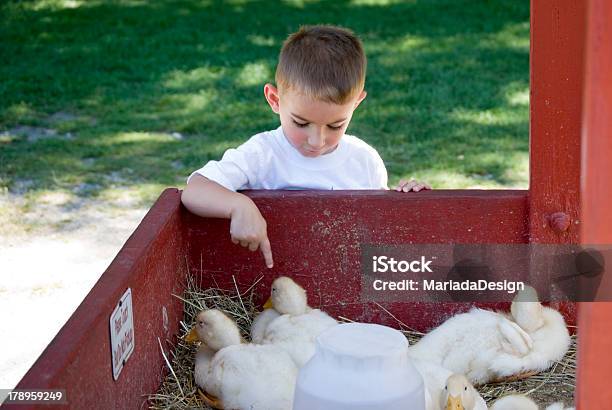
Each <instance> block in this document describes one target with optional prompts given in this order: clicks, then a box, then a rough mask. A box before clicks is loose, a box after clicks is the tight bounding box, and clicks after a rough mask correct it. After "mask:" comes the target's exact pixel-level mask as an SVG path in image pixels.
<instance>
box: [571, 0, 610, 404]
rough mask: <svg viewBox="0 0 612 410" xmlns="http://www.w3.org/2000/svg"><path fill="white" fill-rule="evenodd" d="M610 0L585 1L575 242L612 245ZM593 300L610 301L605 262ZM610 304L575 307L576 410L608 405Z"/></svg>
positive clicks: (608, 279)
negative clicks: (577, 237)
mask: <svg viewBox="0 0 612 410" xmlns="http://www.w3.org/2000/svg"><path fill="white" fill-rule="evenodd" d="M611 21H612V3H611V2H610V1H608V0H591V2H590V4H589V10H588V20H587V27H588V32H587V41H586V71H585V74H586V76H585V84H584V117H583V129H582V160H583V162H582V181H581V182H582V184H581V196H582V204H581V210H582V211H581V220H582V224H581V231H580V234H581V241H582V243H585V244H611V243H612V182H611V181H610V180H611V178H612V162H611V159H612V28H611V27H610V22H611ZM605 262H606V266H607V268H606V270H605V276H604V278H603V280H602V285H601V287H600V288H599V292H598V295H597V297H598V300H608V301H609V300H612V274H611V272H610V268H609V266H610V264H611V263H612V260H607V261H605ZM611 321H612V303H609V302H596V303H583V304H581V305H580V314H579V333H578V334H579V350H578V375H577V378H578V386H577V391H576V398H577V406H578V409H579V410H580V409H588V410H591V409H609V408H610V407H611V405H612V390H611V389H610V376H609V374H610V371H612V356H611V355H610V351H611V350H612V333H611V332H610V322H611Z"/></svg>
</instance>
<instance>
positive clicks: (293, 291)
mask: <svg viewBox="0 0 612 410" xmlns="http://www.w3.org/2000/svg"><path fill="white" fill-rule="evenodd" d="M270 305H271V307H272V308H273V309H274V311H276V312H277V313H278V316H277V317H274V315H273V314H269V316H265V317H264V318H263V319H260V320H259V317H258V319H256V321H255V327H256V330H255V332H254V333H253V332H252V338H253V340H254V341H257V342H259V343H261V344H274V345H277V346H281V347H282V348H284V349H285V350H286V351H287V352H288V353H289V354H290V355H291V357H292V358H293V360H294V361H295V363H296V364H297V366H298V367H301V366H303V365H304V364H305V363H306V362H307V361H308V360H310V358H311V357H312V355H313V354H314V350H315V339H316V337H317V336H318V335H319V334H320V333H321V332H323V331H324V330H326V329H328V328H330V327H332V326H335V325H337V324H338V322H336V321H335V320H334V319H333V318H331V317H330V316H329V315H328V314H327V313H325V312H323V311H321V310H319V309H312V308H310V307H309V306H308V302H307V298H306V291H305V290H304V289H303V288H302V287H301V286H300V285H298V284H297V283H295V281H293V280H292V279H291V278H288V277H285V276H281V277H279V278H276V279H275V280H274V282H272V289H271V295H270V300H269V303H267V304H266V305H265V306H270ZM261 321H263V324H262V322H261ZM264 324H265V326H264Z"/></svg>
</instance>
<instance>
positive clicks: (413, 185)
mask: <svg viewBox="0 0 612 410" xmlns="http://www.w3.org/2000/svg"><path fill="white" fill-rule="evenodd" d="M423 189H431V186H429V185H428V184H426V183H424V182H419V181H416V180H414V179H411V180H409V181H406V180H404V179H402V180H400V182H399V184H397V186H396V187H395V190H396V191H397V192H410V191H414V192H419V191H421V190H423Z"/></svg>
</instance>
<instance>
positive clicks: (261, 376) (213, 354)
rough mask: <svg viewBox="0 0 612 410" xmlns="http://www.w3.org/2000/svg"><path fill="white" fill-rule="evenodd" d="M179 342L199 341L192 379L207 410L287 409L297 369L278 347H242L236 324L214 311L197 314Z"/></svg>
mask: <svg viewBox="0 0 612 410" xmlns="http://www.w3.org/2000/svg"><path fill="white" fill-rule="evenodd" d="M185 340H186V341H189V342H195V341H198V340H199V341H201V342H202V344H201V345H200V347H199V348H198V351H197V353H196V357H195V369H194V379H195V382H196V384H197V385H198V386H199V387H200V388H201V389H202V390H203V391H200V392H199V393H200V395H201V397H202V398H203V400H204V401H205V402H206V403H207V404H208V405H210V406H211V407H214V408H218V409H238V410H243V409H244V410H289V409H291V407H292V405H293V392H294V389H295V381H296V377H297V370H298V369H297V367H296V365H295V363H294V362H293V360H292V359H291V357H290V356H289V354H287V353H286V352H285V351H284V350H283V349H282V348H279V347H277V346H273V345H266V346H262V345H254V344H245V343H243V341H242V339H241V337H240V332H239V330H238V327H237V326H236V323H234V321H232V320H231V319H230V318H228V317H227V316H226V315H225V314H223V313H222V312H220V311H218V310H214V309H213V310H205V311H202V312H200V313H199V314H198V315H197V318H196V324H195V326H194V328H193V329H192V330H191V332H190V333H189V334H188V335H187V337H186V338H185Z"/></svg>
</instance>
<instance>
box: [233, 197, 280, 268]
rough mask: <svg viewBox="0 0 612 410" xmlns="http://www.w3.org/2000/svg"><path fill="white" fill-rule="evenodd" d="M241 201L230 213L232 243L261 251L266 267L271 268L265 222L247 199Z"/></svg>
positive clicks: (269, 247) (270, 254)
mask: <svg viewBox="0 0 612 410" xmlns="http://www.w3.org/2000/svg"><path fill="white" fill-rule="evenodd" d="M242 199H243V200H242V201H240V202H239V203H238V204H237V205H236V207H234V208H233V209H232V211H231V213H230V218H231V223H230V235H231V237H232V242H233V243H235V244H240V245H241V246H243V247H245V248H249V250H251V251H256V250H257V249H259V250H261V253H262V254H263V257H264V260H265V262H266V266H267V267H268V268H271V267H272V266H274V262H273V260H272V248H271V246H270V241H269V240H268V233H267V224H266V220H265V219H264V218H263V216H262V215H261V212H259V209H257V206H256V205H255V203H254V202H253V201H252V200H251V199H250V198H249V197H247V196H243V197H242Z"/></svg>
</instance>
